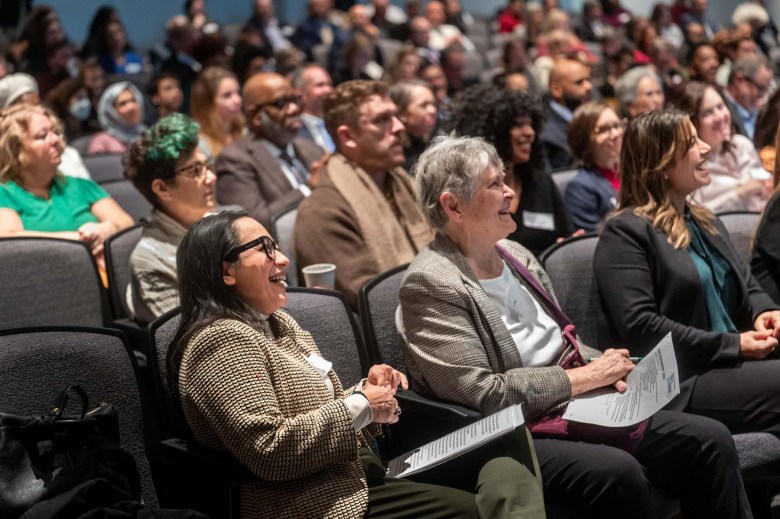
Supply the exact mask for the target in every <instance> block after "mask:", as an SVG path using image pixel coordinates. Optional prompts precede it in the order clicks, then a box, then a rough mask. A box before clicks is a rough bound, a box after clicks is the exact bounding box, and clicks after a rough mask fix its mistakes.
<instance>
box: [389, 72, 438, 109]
mask: <svg viewBox="0 0 780 519" xmlns="http://www.w3.org/2000/svg"><path fill="white" fill-rule="evenodd" d="M416 87H423V88H427V89H428V90H430V91H431V92H433V88H432V87H431V84H430V83H428V82H427V81H423V80H422V79H404V80H401V81H396V82H395V83H393V84H392V85H391V86H390V89H389V90H388V91H387V95H388V96H390V99H392V101H393V103H395V106H397V107H398V109H399V110H402V111H405V110H406V109H407V108H408V107H409V103H411V102H412V91H413V90H414V89H415V88H416Z"/></svg>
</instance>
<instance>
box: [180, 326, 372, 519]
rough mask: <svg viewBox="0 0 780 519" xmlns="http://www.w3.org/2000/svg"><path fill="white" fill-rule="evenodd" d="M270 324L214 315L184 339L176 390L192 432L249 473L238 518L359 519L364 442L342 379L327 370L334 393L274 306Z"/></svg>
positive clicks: (302, 338) (303, 335) (307, 343)
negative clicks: (265, 327)
mask: <svg viewBox="0 0 780 519" xmlns="http://www.w3.org/2000/svg"><path fill="white" fill-rule="evenodd" d="M269 324H270V326H272V327H273V328H274V332H275V335H276V337H277V338H276V339H271V338H270V337H269V336H268V335H266V334H265V333H261V332H259V331H258V330H256V329H255V328H253V327H251V326H249V325H247V324H245V323H243V322H239V321H234V320H220V321H217V322H215V323H214V324H212V325H210V326H208V327H206V328H204V329H203V330H201V331H200V332H199V333H198V334H196V335H195V336H194V337H193V338H192V339H191V340H190V342H189V343H188V344H187V348H186V350H185V352H184V357H183V359H182V363H181V371H180V373H179V391H180V394H181V402H182V407H183V409H184V415H185V416H186V418H187V422H188V423H189V425H190V427H191V429H192V432H193V435H194V437H195V439H196V440H197V441H199V442H200V443H202V444H203V445H205V446H206V447H209V448H212V449H217V450H227V451H229V452H231V453H232V454H233V455H234V456H235V457H236V458H237V459H238V460H239V461H240V462H241V463H242V464H243V465H245V466H246V467H247V468H248V469H249V470H251V471H252V473H254V474H255V475H256V476H257V478H258V479H256V480H253V481H251V482H249V483H245V484H243V485H242V486H241V515H242V517H273V518H295V519H299V518H302V517H333V518H337V517H338V518H349V517H363V515H364V514H365V511H366V509H367V507H368V490H367V487H366V480H365V475H364V472H363V467H362V464H361V462H360V460H359V458H358V449H359V448H360V447H362V446H365V441H364V438H363V437H362V434H361V433H356V432H355V427H354V425H353V421H352V416H351V415H350V413H349V410H348V409H347V406H346V404H345V403H344V402H343V401H342V400H341V398H339V397H341V396H342V394H343V393H344V391H343V389H342V386H341V383H340V382H339V379H338V378H337V377H336V375H335V374H334V373H333V370H331V371H330V373H329V376H330V379H331V381H332V382H333V386H334V389H335V394H336V397H337V398H335V399H334V398H332V397H331V394H330V392H329V390H328V388H327V386H326V385H325V384H324V383H323V381H322V378H321V376H320V375H319V373H318V372H317V371H316V370H315V369H314V368H313V367H312V366H311V365H310V364H309V363H308V362H307V361H306V360H305V357H307V356H308V355H309V354H311V353H317V354H319V351H318V350H317V347H316V346H315V344H314V341H313V339H312V337H311V335H310V334H309V333H308V332H305V331H303V330H301V328H300V327H299V326H298V324H297V323H296V322H295V320H294V319H293V318H292V317H290V316H288V315H287V314H284V313H282V312H276V313H274V314H273V315H272V316H271V317H270V318H269Z"/></svg>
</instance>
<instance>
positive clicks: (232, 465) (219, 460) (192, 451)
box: [160, 438, 254, 483]
mask: <svg viewBox="0 0 780 519" xmlns="http://www.w3.org/2000/svg"><path fill="white" fill-rule="evenodd" d="M160 446H161V449H160V450H161V452H162V453H163V456H164V457H166V458H167V459H168V460H170V461H172V462H183V463H196V464H197V465H199V466H201V467H208V470H209V472H217V473H220V474H223V475H224V476H225V477H226V478H228V479H230V481H231V483H241V482H243V481H247V480H249V479H251V478H253V477H254V476H253V474H252V473H251V472H250V471H249V469H247V468H246V467H244V466H243V465H242V464H241V463H239V462H238V460H236V459H235V458H234V457H233V456H231V455H230V454H228V453H224V452H217V451H214V450H211V449H207V448H205V447H202V446H200V445H197V444H193V443H192V442H187V441H186V440H183V439H181V438H169V439H167V440H163V441H162V442H160Z"/></svg>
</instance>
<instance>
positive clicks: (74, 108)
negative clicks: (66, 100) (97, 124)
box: [68, 97, 92, 121]
mask: <svg viewBox="0 0 780 519" xmlns="http://www.w3.org/2000/svg"><path fill="white" fill-rule="evenodd" d="M68 111H69V112H70V115H72V116H73V117H75V118H76V119H78V120H79V121H86V120H87V119H89V113H90V112H91V111H92V103H90V102H89V99H87V98H86V97H82V98H81V99H79V100H78V101H76V102H74V103H71V104H70V106H69V107H68Z"/></svg>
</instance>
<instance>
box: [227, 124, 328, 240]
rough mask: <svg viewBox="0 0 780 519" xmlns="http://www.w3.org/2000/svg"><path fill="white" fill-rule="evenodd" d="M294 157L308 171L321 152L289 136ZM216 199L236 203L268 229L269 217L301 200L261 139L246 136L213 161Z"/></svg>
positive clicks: (303, 140) (299, 193) (298, 191)
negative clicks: (215, 176) (291, 139)
mask: <svg viewBox="0 0 780 519" xmlns="http://www.w3.org/2000/svg"><path fill="white" fill-rule="evenodd" d="M293 148H294V149H295V155H296V158H297V159H298V160H299V161H301V163H302V164H303V165H304V166H306V168H307V169H309V170H311V165H312V162H314V161H315V160H319V159H320V158H322V155H323V154H324V153H325V152H324V151H323V150H322V148H320V147H319V146H317V145H316V144H315V143H314V142H313V141H310V140H308V139H302V138H300V137H296V138H295V139H293ZM215 169H216V174H217V200H218V201H219V203H220V204H236V205H239V206H241V207H243V208H244V209H246V210H247V212H248V213H249V215H250V216H251V217H252V218H254V219H255V220H257V221H258V222H260V223H262V224H263V225H264V226H265V227H267V228H269V229H270V222H271V217H272V216H273V215H275V214H277V213H279V212H281V211H282V210H283V209H286V208H287V207H289V206H291V205H293V204H296V203H298V202H300V201H301V200H303V198H304V196H303V193H302V192H301V190H299V189H296V188H294V187H293V186H292V184H291V183H290V181H289V180H288V179H287V177H286V176H285V174H284V171H282V167H281V166H280V165H279V163H278V162H277V160H276V159H275V158H274V156H273V155H271V152H269V151H268V148H267V147H266V146H265V144H264V143H263V139H261V138H259V137H257V136H255V135H251V134H250V135H246V136H244V137H241V138H240V139H238V140H236V141H235V142H233V143H232V144H231V145H230V146H228V147H227V148H225V149H224V150H222V153H220V154H219V156H218V157H217V160H216V163H215Z"/></svg>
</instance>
